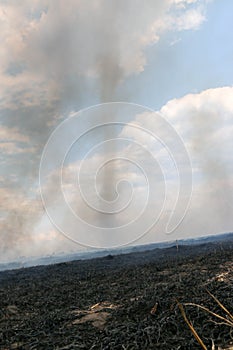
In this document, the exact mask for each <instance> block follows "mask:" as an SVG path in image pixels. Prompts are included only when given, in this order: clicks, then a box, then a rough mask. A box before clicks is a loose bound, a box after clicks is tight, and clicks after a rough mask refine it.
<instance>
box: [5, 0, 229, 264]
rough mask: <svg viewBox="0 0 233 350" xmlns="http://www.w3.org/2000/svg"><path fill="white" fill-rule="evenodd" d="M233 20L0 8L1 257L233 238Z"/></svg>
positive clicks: (110, 9) (105, 2)
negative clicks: (209, 237) (224, 235)
mask: <svg viewBox="0 0 233 350" xmlns="http://www.w3.org/2000/svg"><path fill="white" fill-rule="evenodd" d="M232 16H233V3H232V2H231V1H229V0H163V1H161V0H148V1H146V2H145V1H142V0H134V1H133V0H126V1H123V0H118V1H116V0H111V1H109V0H92V1H89V0H85V1H84V0H78V1H77V0H67V1H64V0H63V1H62V0H57V1H51V0H30V1H29V0H22V1H20V2H19V1H16V0H11V1H7V0H0V41H1V49H0V81H1V84H0V150H1V153H0V162H1V167H0V199H1V200H0V228H1V230H0V261H7V260H14V259H17V258H19V257H22V256H25V257H29V256H40V255H47V254H58V253H61V252H64V253H66V252H75V251H79V250H89V249H91V248H98V247H100V248H103V247H118V246H122V245H123V246H124V245H127V244H130V245H134V244H145V243H150V242H159V241H171V240H176V239H181V238H191V237H199V236H205V235H211V234H217V233H222V232H230V231H232V230H233V216H232V215H231V214H232V205H233V173H232V170H233V156H232V146H233V138H232V137H231V136H232V132H233V85H232V84H233V65H232V62H233V43H232V37H231V35H232V34H231V33H232V32H233V20H232Z"/></svg>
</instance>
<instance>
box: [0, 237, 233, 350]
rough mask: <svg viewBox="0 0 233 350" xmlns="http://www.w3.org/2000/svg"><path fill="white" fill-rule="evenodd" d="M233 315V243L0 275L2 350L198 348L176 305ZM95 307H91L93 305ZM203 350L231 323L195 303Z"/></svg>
mask: <svg viewBox="0 0 233 350" xmlns="http://www.w3.org/2000/svg"><path fill="white" fill-rule="evenodd" d="M207 290H209V291H210V292H211V293H212V294H213V295H215V297H217V298H218V299H219V301H221V302H222V303H223V304H224V306H225V307H226V308H227V309H228V310H229V311H230V312H233V298H232V296H233V242H226V243H222V244H213V243H210V244H208V245H207V244H205V245H201V246H180V247H179V248H178V251H177V248H176V247H172V248H168V249H161V250H158V249H156V250H154V251H148V252H144V253H142V252H141V253H134V254H127V255H118V256H111V255H110V256H106V257H104V258H98V259H93V260H86V261H73V262H68V263H62V264H57V265H50V266H38V267H32V268H25V269H20V270H12V271H4V272H1V273H0V349H1V350H3V349H25V350H26V349H28V350H29V349H30V350H31V349H60V350H61V349H87V350H90V349H105V350H107V349H118V350H120V349H121V350H126V349H127V350H130V349H131V350H132V349H140V350H141V349H146V350H147V349H161V350H163V349H164V350H165V349H166V350H167V349H168V350H172V349H174V350H175V349H176V350H178V349H180V350H184V349H192V350H193V349H201V347H200V345H199V344H198V343H197V341H196V340H195V338H194V336H193V334H192V333H191V331H190V330H189V328H188V326H187V324H186V323H185V321H184V318H183V317H182V315H181V312H180V310H179V307H178V305H177V300H179V302H180V303H182V304H183V303H187V302H192V303H196V304H201V305H204V306H206V307H208V308H209V309H211V310H212V311H214V312H216V313H218V314H220V315H222V316H225V313H224V312H223V310H221V308H220V307H219V306H218V305H217V303H216V302H215V301H214V300H213V298H211V296H210V295H209V294H208V293H207ZM95 304H96V305H95ZM184 308H185V311H186V314H187V317H188V319H189V320H190V321H191V322H192V324H193V326H194V328H195V329H196V331H197V333H198V334H199V335H200V337H201V338H202V340H203V342H204V343H205V345H206V346H207V348H208V349H210V350H212V349H229V348H231V346H232V345H231V344H233V328H232V327H230V326H228V325H225V324H219V323H221V320H218V319H217V318H215V317H214V316H211V315H210V314H208V313H206V312H205V311H202V310H200V309H198V308H197V307H194V306H184Z"/></svg>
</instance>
